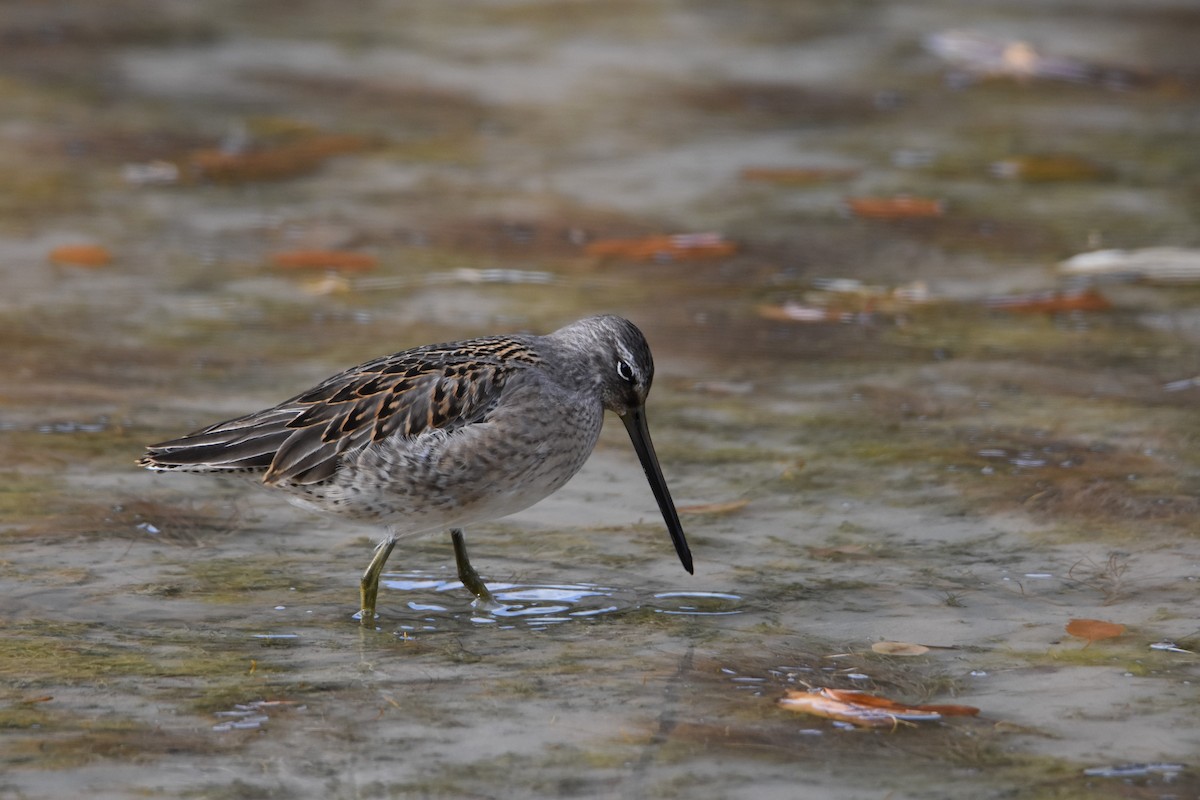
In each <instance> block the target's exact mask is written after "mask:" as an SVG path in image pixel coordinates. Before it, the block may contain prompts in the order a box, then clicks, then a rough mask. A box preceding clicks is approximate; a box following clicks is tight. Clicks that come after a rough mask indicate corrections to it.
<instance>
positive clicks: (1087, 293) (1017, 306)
mask: <svg viewBox="0 0 1200 800" xmlns="http://www.w3.org/2000/svg"><path fill="white" fill-rule="evenodd" d="M986 305H987V307H988V308H994V309H997V310H1000V311H1010V312H1014V313H1023V314H1062V313H1065V312H1069V311H1108V310H1109V309H1111V308H1112V303H1111V302H1109V300H1108V298H1107V297H1105V296H1104V295H1102V294H1101V293H1100V292H1098V291H1096V290H1095V289H1084V290H1083V291H1079V290H1068V291H1049V292H1033V293H1031V294H1012V295H1002V296H999V297H989V298H988V299H987V301H986Z"/></svg>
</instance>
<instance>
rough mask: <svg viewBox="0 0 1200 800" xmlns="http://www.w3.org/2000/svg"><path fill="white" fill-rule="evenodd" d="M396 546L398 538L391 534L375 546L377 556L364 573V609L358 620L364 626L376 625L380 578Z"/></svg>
mask: <svg viewBox="0 0 1200 800" xmlns="http://www.w3.org/2000/svg"><path fill="white" fill-rule="evenodd" d="M395 546H396V537H395V536H393V535H392V534H391V533H389V534H388V535H387V536H385V537H384V538H383V539H382V540H381V541H380V542H379V544H377V545H376V546H375V556H374V557H373V558H372V559H371V563H370V564H368V565H367V570H366V572H364V573H363V576H362V584H361V586H362V591H361V595H360V597H361V600H362V602H361V606H362V608H361V610H360V611H359V620H358V621H359V622H361V623H362V624H363V625H374V624H375V601H376V599H378V597H379V576H380V574H381V573H382V572H383V565H384V564H386V563H387V560H388V556H390V555H391V554H392V548H394V547H395Z"/></svg>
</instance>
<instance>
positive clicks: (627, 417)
mask: <svg viewBox="0 0 1200 800" xmlns="http://www.w3.org/2000/svg"><path fill="white" fill-rule="evenodd" d="M621 422H624V423H625V430H627V431H629V438H630V439H632V440H633V449H634V450H636V451H637V454H638V459H640V460H641V462H642V469H644V470H645V471H646V480H648V481H650V489H651V490H652V491H653V492H654V499H655V500H657V501H658V508H659V510H660V511H662V515H663V520H664V521H665V522H666V523H667V530H668V531H670V532H671V541H672V542H674V543H675V552H676V553H678V554H679V560H680V561H681V562H683V568H684V569H686V570H687V571H688V572H694V571H695V570H693V569H692V551H691V550H690V549H688V543H687V539H685V538H684V537H683V526H682V525H680V524H679V514H678V512H676V511H675V503H673V502H672V501H671V493H670V492H669V491H667V482H666V481H665V480H664V479H663V474H662V468H661V467H659V466H658V456H656V455H655V454H654V444H653V443H652V442H651V441H650V429H649V428H648V427H647V426H646V409H644V408H635V409H633V410H632V411H630V412H628V413H626V414H622V415H621Z"/></svg>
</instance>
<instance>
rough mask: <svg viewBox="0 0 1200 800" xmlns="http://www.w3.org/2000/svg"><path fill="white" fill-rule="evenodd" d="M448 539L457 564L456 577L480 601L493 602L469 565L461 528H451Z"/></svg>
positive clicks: (465, 538)
mask: <svg viewBox="0 0 1200 800" xmlns="http://www.w3.org/2000/svg"><path fill="white" fill-rule="evenodd" d="M450 541H452V542H454V562H455V563H456V564H458V579H459V580H460V581H462V584H463V586H465V587H467V589H469V590H470V592H471V594H473V595H475V596H476V597H477V598H479V600H480V602H482V603H485V604H488V603H495V602H496V599H495V598H494V597H492V593H491V592H489V591H488V588H487V586H485V585H484V583H483V579H482V578H480V577H479V573H478V572H476V571H475V568H474V567H472V566H471V559H469V558H467V537H466V536H465V535H463V532H462V528H453V529H451V531H450Z"/></svg>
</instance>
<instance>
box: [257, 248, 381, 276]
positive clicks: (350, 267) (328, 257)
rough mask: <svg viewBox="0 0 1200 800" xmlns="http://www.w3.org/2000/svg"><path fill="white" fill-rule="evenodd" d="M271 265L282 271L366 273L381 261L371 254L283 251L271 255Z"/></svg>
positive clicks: (343, 251)
mask: <svg viewBox="0 0 1200 800" xmlns="http://www.w3.org/2000/svg"><path fill="white" fill-rule="evenodd" d="M271 263H272V264H273V265H274V266H276V267H279V268H280V269H336V270H342V271H345V272H366V271H367V270H372V269H374V268H375V267H376V266H377V265H378V263H379V261H378V259H376V258H375V256H373V255H370V254H369V253H354V252H351V251H349V250H281V251H279V252H278V253H272V254H271Z"/></svg>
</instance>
